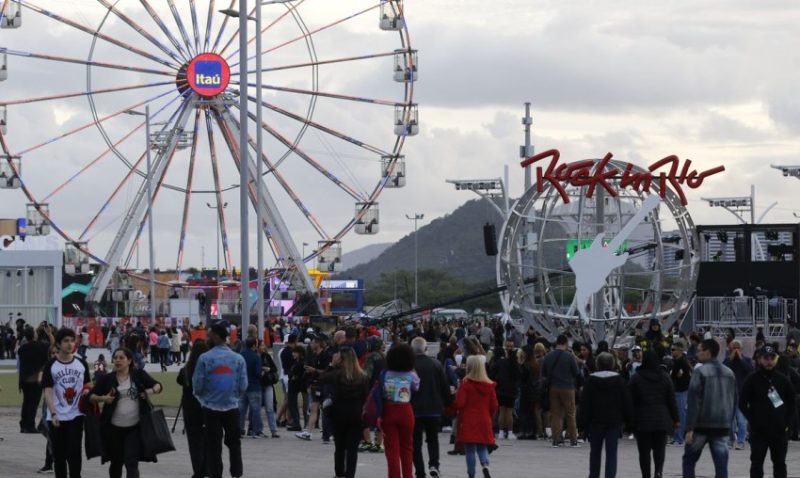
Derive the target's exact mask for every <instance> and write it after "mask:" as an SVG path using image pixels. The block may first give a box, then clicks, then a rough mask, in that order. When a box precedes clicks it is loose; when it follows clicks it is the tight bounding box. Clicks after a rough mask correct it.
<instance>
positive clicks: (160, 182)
mask: <svg viewBox="0 0 800 478" xmlns="http://www.w3.org/2000/svg"><path fill="white" fill-rule="evenodd" d="M177 150H178V148H176V147H173V148H172V151H170V152H169V154H167V160H166V161H167V164H166V166H165V167H164V172H163V173H162V174H161V175H160V176H159V178H158V181H156V186H155V188H153V199H152V201H151V203H152V204H155V203H156V201H157V200H158V195H159V193H161V189H162V186H163V185H164V180H165V179H166V177H167V173H168V172H169V167H170V166H172V159H173V158H174V157H175V152H176V151H177ZM148 209H149V210H148ZM152 213H153V210H152V208H147V209H145V212H144V216H143V217H142V221H141V222H140V223H139V226H138V227H137V229H136V235H135V238H134V241H133V245H132V246H131V248H130V250H129V251H128V257H127V258H126V259H125V267H126V268H127V267H128V265H129V264H130V262H131V259H132V258H133V254H134V252H136V247H135V246H136V244H138V242H139V238H140V237H141V236H142V231H144V226H145V224H146V225H147V227H151V222H150V216H151V215H152Z"/></svg>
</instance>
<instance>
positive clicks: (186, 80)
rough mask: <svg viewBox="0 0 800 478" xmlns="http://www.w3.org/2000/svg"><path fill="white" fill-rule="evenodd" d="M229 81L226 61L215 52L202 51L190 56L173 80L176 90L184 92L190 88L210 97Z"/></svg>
mask: <svg viewBox="0 0 800 478" xmlns="http://www.w3.org/2000/svg"><path fill="white" fill-rule="evenodd" d="M230 81H231V68H230V66H229V65H228V62H227V61H225V59H224V58H222V57H221V56H220V55H217V54H215V53H203V54H202V55H197V56H196V57H194V58H192V60H191V61H190V62H189V63H187V64H185V65H183V67H181V69H180V70H179V71H178V74H177V76H176V78H175V82H176V84H177V86H178V91H180V92H181V93H182V94H185V93H186V91H187V90H192V91H193V92H195V93H196V94H198V95H200V96H202V97H204V98H211V97H214V96H217V95H219V94H220V93H222V92H223V91H225V89H226V88H228V85H229V84H230Z"/></svg>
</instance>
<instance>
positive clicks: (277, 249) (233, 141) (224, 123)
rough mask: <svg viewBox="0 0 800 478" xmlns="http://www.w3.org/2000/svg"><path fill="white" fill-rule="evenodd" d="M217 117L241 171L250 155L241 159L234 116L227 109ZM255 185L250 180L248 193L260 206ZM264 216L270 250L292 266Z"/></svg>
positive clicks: (255, 204) (265, 232) (263, 224)
mask: <svg viewBox="0 0 800 478" xmlns="http://www.w3.org/2000/svg"><path fill="white" fill-rule="evenodd" d="M226 115H227V117H228V119H226ZM215 119H216V121H217V125H218V127H219V129H220V131H222V137H223V139H225V143H226V144H227V146H228V151H229V152H230V153H231V158H233V161H234V162H235V163H236V166H237V167H238V168H239V170H240V171H241V168H246V167H248V164H247V161H249V157H248V158H246V159H245V160H244V161H240V158H239V145H238V143H237V138H238V135H237V136H235V135H234V133H233V132H232V131H231V129H230V124H229V123H228V121H231V122H232V123H233V122H234V121H235V120H234V119H233V116H232V115H231V114H230V109H227V110H226V111H225V114H223V113H221V112H219V111H217V112H216V115H215ZM255 185H256V182H255V181H250V182H249V183H248V185H247V195H248V197H249V198H250V202H251V203H252V204H253V205H254V207H258V208H260V207H262V206H263V205H262V204H260V203H259V202H258V198H257V191H256V190H255V187H256V186H255ZM264 218H265V221H264V222H263V223H262V224H260V225H259V226H260V228H261V232H262V233H263V234H264V235H265V236H266V237H267V242H268V243H269V247H270V250H271V251H272V254H273V255H274V256H275V258H276V259H277V261H278V265H279V266H281V267H290V266H289V265H288V263H287V262H286V261H284V260H283V259H281V258H283V257H287V256H286V255H285V253H284V251H285V248H283V247H281V245H280V244H278V241H277V240H276V238H275V237H273V235H272V232H271V230H270V228H269V227H268V226H267V223H266V220H267V219H266V218H267V216H266V215H265V216H264Z"/></svg>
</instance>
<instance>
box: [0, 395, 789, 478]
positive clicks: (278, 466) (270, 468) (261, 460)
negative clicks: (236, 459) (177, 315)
mask: <svg viewBox="0 0 800 478" xmlns="http://www.w3.org/2000/svg"><path fill="white" fill-rule="evenodd" d="M17 421H18V415H17V412H16V410H10V409H2V410H0V437H3V438H4V441H2V442H0V476H2V477H4V478H16V477H29V476H34V475H35V472H36V470H37V469H39V468H40V467H41V466H42V464H43V463H44V443H45V442H44V438H42V437H41V436H40V435H22V434H20V433H18V430H19V429H18V425H17ZM170 425H172V420H170ZM181 428H182V426H181V423H179V424H178V428H177V430H176V434H175V435H174V439H175V445H176V447H177V451H176V452H173V453H168V454H165V455H162V456H161V457H159V463H157V464H149V463H144V464H142V465H141V471H142V476H145V477H148V476H149V477H156V476H157V477H189V476H190V475H191V469H190V464H189V456H188V449H187V445H186V438H185V436H183V435H181ZM280 433H281V438H279V439H258V440H255V439H251V438H246V439H243V444H242V449H243V456H244V469H245V476H246V477H260V478H261V477H268V478H305V477H315V478H316V477H330V476H333V445H324V444H323V443H322V442H321V440H319V436H318V435H317V436H315V437H314V438H315V440H314V441H311V442H303V441H300V440H298V439H296V438H295V437H294V435H293V434H292V433H287V432H285V431H281V432H280ZM446 440H447V437H446V436H445V435H440V443H441V444H442V452H443V453H442V455H443V456H442V467H441V469H442V473H443V474H442V476H443V477H445V478H449V477H464V476H466V466H465V464H464V458H463V457H460V456H459V457H451V456H448V455H446V454H444V451H445V450H447V449H449V447H448V445H446V443H447V441H446ZM682 451H683V449H682V448H680V447H668V449H667V462H666V470H665V474H664V476H665V477H677V476H681V473H680V464H681V454H682ZM798 451H800V445H798V444H796V443H792V444H791V445H790V449H789V457H790V463H789V475H790V476H795V477H796V476H800V453H798ZM749 455H750V454H749V451H748V450H744V451H731V461H730V467H729V471H730V476H731V477H732V478H739V477H747V476H749V471H748V470H749V466H750V462H749ZM491 459H492V467H491V469H492V476H494V477H496V478H497V477H499V478H517V477H519V478H523V477H524V478H530V477H543V478H551V477H575V478H579V477H585V476H587V474H588V460H589V448H588V446H584V447H582V448H579V449H569V448H559V449H553V448H550V447H549V446H548V444H547V443H545V442H542V441H501V442H500V448H499V449H498V450H497V451H496V452H495V453H494V454H492V456H491ZM619 459H620V465H619V471H618V474H617V476H619V477H621V478H627V477H638V476H640V474H639V466H638V458H637V452H636V445H635V442H634V441H632V440H623V442H622V443H621V444H620V450H619ZM225 460H226V462H227V458H225ZM697 471H698V474H697V476H698V477H712V476H714V473H713V467H712V465H711V458H710V456H709V454H708V451H706V452H704V454H703V457H702V458H701V461H700V463H699V465H698V468H697ZM766 471H767V473H766V475H765V476H772V473H771V469H770V468H769V467H768V469H767V470H766ZM51 476H52V475H51ZM83 476H84V477H87V478H100V477H106V476H108V470H107V467H106V466H101V465H100V462H99V460H98V459H93V460H91V461H89V462H86V461H84V472H83ZM225 476H228V474H227V471H226V475H225ZM357 476H361V477H366V478H378V477H384V476H386V461H385V458H384V456H383V455H382V454H370V453H363V454H360V455H359V463H358V474H357Z"/></svg>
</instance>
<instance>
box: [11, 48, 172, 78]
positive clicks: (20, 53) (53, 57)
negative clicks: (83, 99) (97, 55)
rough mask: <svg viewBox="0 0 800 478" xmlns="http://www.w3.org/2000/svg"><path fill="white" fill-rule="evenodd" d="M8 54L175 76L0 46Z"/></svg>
mask: <svg viewBox="0 0 800 478" xmlns="http://www.w3.org/2000/svg"><path fill="white" fill-rule="evenodd" d="M4 53H5V54H8V55H12V56H19V57H22V58H36V59H38V60H48V61H57V62H62V63H75V64H78V65H86V66H96V67H98V68H110V69H114V70H124V71H134V72H137V73H147V74H151V75H163V76H171V77H174V76H175V72H174V71H167V70H152V69H149V68H137V67H135V66H129V65H118V64H115V63H106V62H102V61H87V60H84V59H80V58H70V57H66V56H54V55H45V54H42V53H32V52H28V51H20V50H9V49H8V48H0V54H4Z"/></svg>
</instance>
